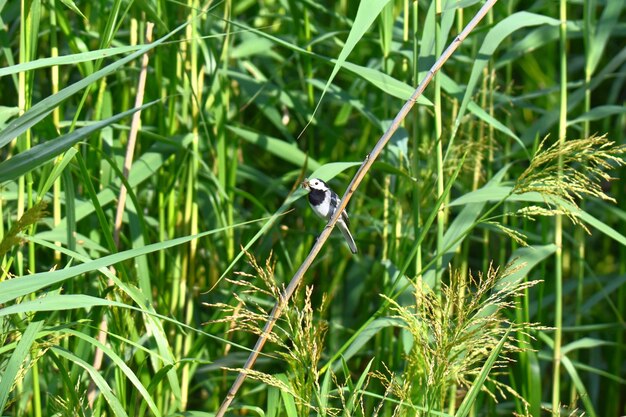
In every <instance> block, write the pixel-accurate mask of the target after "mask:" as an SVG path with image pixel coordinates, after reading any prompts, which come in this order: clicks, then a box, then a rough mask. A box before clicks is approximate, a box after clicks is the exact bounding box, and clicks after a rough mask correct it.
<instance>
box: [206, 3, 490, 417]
mask: <svg viewBox="0 0 626 417" xmlns="http://www.w3.org/2000/svg"><path fill="white" fill-rule="evenodd" d="M496 1H497V0H488V1H487V2H486V3H485V4H484V5H483V6H482V7H481V8H480V10H479V11H478V12H477V13H476V15H475V16H474V18H473V19H472V20H471V21H470V22H469V23H468V24H467V26H466V27H465V29H463V31H462V32H461V33H460V34H459V35H458V36H457V37H456V38H455V39H454V40H453V41H452V43H451V44H450V45H449V46H448V48H447V49H446V50H445V51H444V52H443V54H442V55H441V57H439V59H438V60H437V62H435V63H434V64H433V66H432V68H431V69H430V70H429V71H428V73H427V74H426V77H424V79H423V80H422V82H421V83H420V84H419V86H418V87H417V88H416V89H415V91H414V92H413V94H412V95H411V97H410V98H409V100H408V101H407V102H406V103H404V106H402V109H400V111H399V112H398V114H397V115H396V117H395V119H393V122H392V123H391V125H390V126H389V128H388V129H387V131H386V132H385V133H384V134H383V136H382V137H381V138H380V139H379V140H378V142H377V143H376V145H375V146H374V148H373V149H372V152H370V153H369V154H368V155H367V156H366V157H365V160H364V161H363V163H362V164H361V166H360V168H359V170H358V171H357V173H356V174H355V176H354V178H353V179H352V182H350V185H349V186H348V188H347V190H346V193H345V195H344V196H343V197H342V198H341V204H340V205H339V207H338V209H337V210H336V211H335V215H334V216H333V218H332V219H330V221H329V222H328V224H327V225H326V227H325V228H324V230H323V231H322V233H321V234H320V235H319V237H318V238H317V241H316V242H315V244H314V245H313V247H312V248H311V251H310V252H309V255H308V256H307V257H306V259H305V260H304V262H303V263H302V265H300V268H298V270H297V271H296V273H295V275H294V276H293V278H292V279H291V281H290V282H289V285H288V286H287V288H286V289H285V292H284V293H283V294H282V296H281V297H280V299H279V300H278V301H277V302H276V305H275V306H274V309H273V310H272V312H271V313H270V316H269V317H268V320H267V323H266V324H265V327H264V328H263V332H262V333H261V335H260V336H259V339H258V340H257V342H256V344H255V346H254V349H253V350H252V352H251V353H250V355H249V356H248V359H247V360H246V363H245V365H244V367H243V368H242V370H241V371H240V372H239V374H238V375H237V378H236V379H235V381H234V382H233V385H232V386H231V387H230V390H228V393H227V394H226V397H225V398H224V401H223V402H222V404H221V405H220V408H219V409H218V410H217V412H216V414H215V417H223V416H224V414H225V413H226V410H227V409H228V407H229V406H230V404H231V402H232V401H233V399H234V398H235V395H237V391H239V388H240V387H241V385H242V384H243V381H244V380H245V379H246V376H247V374H248V372H249V371H250V370H251V369H252V367H253V366H254V363H255V362H256V360H257V357H258V356H259V353H260V352H261V349H263V346H264V345H265V342H266V341H267V338H268V335H269V333H270V331H271V330H272V328H273V327H274V324H275V323H276V321H277V320H278V318H279V317H280V315H281V314H282V312H283V310H284V308H285V306H286V305H287V303H288V302H289V299H290V298H291V296H292V295H293V293H294V291H295V290H296V289H297V288H298V286H299V285H300V283H301V281H302V277H303V276H304V274H305V272H306V271H307V270H308V269H309V267H310V266H311V264H312V263H313V260H314V259H315V257H316V256H317V254H318V253H319V252H320V250H321V249H322V246H324V244H325V243H326V240H327V239H328V237H329V236H330V233H331V232H332V230H333V228H334V227H335V223H337V220H338V219H339V216H340V215H341V213H342V212H343V210H344V209H345V208H346V206H347V205H348V202H349V201H350V199H351V198H352V194H354V192H355V191H356V189H357V188H358V186H359V184H360V183H361V181H363V178H364V177H365V175H366V174H367V172H368V171H369V170H370V168H371V167H372V165H373V164H374V161H375V160H376V158H378V156H379V155H380V153H381V152H382V150H383V149H384V147H385V146H386V145H387V142H389V139H391V136H392V135H393V134H394V133H395V131H396V130H397V129H398V127H399V126H400V124H401V123H402V121H403V120H404V119H405V118H406V116H407V115H408V114H409V111H410V110H411V108H413V105H414V104H415V103H416V102H417V99H418V98H419V97H420V96H421V95H422V94H423V93H424V90H426V87H427V86H428V84H429V83H430V81H431V80H432V79H433V77H434V76H435V74H436V73H437V71H439V70H440V69H441V67H442V66H443V64H444V63H445V62H446V61H447V60H448V59H449V58H450V56H452V54H453V53H454V51H455V50H456V49H457V48H458V47H459V45H460V44H461V42H463V40H464V39H465V38H466V37H467V36H468V35H469V34H470V32H471V31H472V30H473V29H474V28H475V27H476V25H477V24H478V22H480V21H481V20H482V18H483V17H484V16H485V15H486V14H487V12H488V11H489V10H490V9H491V8H492V7H493V5H494V4H495V3H496Z"/></svg>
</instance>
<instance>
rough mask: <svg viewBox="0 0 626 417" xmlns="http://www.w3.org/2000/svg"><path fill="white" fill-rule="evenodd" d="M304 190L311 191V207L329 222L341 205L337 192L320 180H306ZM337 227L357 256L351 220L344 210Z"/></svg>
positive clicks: (303, 184)
mask: <svg viewBox="0 0 626 417" xmlns="http://www.w3.org/2000/svg"><path fill="white" fill-rule="evenodd" d="M302 188H304V189H306V190H308V191H309V205H310V206H311V208H312V209H313V211H314V212H315V214H316V215H317V216H318V217H321V218H322V219H324V220H326V221H329V220H330V219H331V218H332V217H333V215H334V214H335V210H337V207H339V205H340V204H341V199H340V198H339V196H338V195H337V193H336V192H334V191H333V190H331V189H330V187H329V186H328V185H327V184H326V183H325V182H324V181H322V180H320V179H319V178H312V179H310V180H309V179H305V180H304V181H303V182H302ZM337 227H338V228H339V230H340V231H341V233H342V234H343V237H344V238H345V239H346V242H348V246H349V247H350V251H351V252H352V253H353V254H356V253H357V252H358V251H357V248H356V243H354V238H353V237H352V234H351V233H350V219H349V218H348V213H347V212H346V210H344V211H343V212H342V213H341V216H340V217H339V220H337Z"/></svg>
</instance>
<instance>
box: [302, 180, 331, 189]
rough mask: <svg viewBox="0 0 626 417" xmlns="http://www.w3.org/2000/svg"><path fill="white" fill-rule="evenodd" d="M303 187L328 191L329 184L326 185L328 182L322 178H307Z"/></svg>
mask: <svg viewBox="0 0 626 417" xmlns="http://www.w3.org/2000/svg"><path fill="white" fill-rule="evenodd" d="M302 188H304V189H305V190H309V191H311V190H319V191H326V190H327V189H328V186H327V185H326V183H325V182H324V181H322V180H320V179H319V178H312V179H305V180H304V181H302Z"/></svg>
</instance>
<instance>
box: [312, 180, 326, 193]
mask: <svg viewBox="0 0 626 417" xmlns="http://www.w3.org/2000/svg"><path fill="white" fill-rule="evenodd" d="M309 185H310V187H311V188H315V189H316V190H324V189H325V188H326V187H324V184H323V183H322V182H321V181H320V180H318V179H317V178H314V179H312V180H311V182H309Z"/></svg>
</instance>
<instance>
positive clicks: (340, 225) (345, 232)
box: [337, 222, 358, 255]
mask: <svg viewBox="0 0 626 417" xmlns="http://www.w3.org/2000/svg"><path fill="white" fill-rule="evenodd" d="M337 227H338V228H339V230H341V234H342V235H343V237H344V238H345V239H346V242H348V246H349V247H350V251H351V252H352V253H353V254H355V255H356V254H357V252H358V250H357V249H356V243H354V238H353V237H352V234H351V233H350V230H349V229H348V226H346V225H345V224H344V223H343V222H337Z"/></svg>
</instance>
